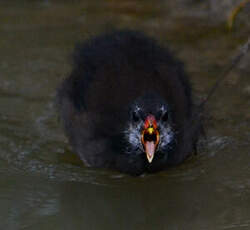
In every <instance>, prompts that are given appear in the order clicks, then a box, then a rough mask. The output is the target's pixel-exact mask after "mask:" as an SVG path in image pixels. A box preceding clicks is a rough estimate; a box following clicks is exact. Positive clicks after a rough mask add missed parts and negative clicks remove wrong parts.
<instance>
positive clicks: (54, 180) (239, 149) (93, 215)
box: [0, 0, 250, 230]
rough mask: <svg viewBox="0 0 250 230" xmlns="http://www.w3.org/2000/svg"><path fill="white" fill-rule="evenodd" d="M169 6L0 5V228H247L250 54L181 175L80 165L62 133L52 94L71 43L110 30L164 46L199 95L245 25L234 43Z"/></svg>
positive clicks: (218, 98)
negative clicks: (136, 33)
mask: <svg viewBox="0 0 250 230" xmlns="http://www.w3.org/2000/svg"><path fill="white" fill-rule="evenodd" d="M167 3H168V2H167V1H164V0H161V1H159V2H158V3H157V4H155V2H154V1H151V0H147V1H145V2H144V4H142V3H141V1H119V0H115V1H105V2H102V3H99V2H97V1H80V0H79V1H78V0H76V1H72V2H66V1H65V2H63V1H50V0H44V1H32V2H31V1H22V2H20V1H11V2H5V3H0V4H1V7H0V8H1V14H0V21H1V24H0V47H1V57H2V58H1V60H0V72H1V81H0V105H1V110H0V149H1V151H0V173H1V174H0V204H1V205H0V227H1V229H2V228H3V229H52V228H53V229H117V228H119V229H237V230H238V229H249V228H250V180H249V178H250V167H249V159H250V156H249V152H250V141H249V140H250V132H249V125H250V120H249V119H250V116H249V114H250V110H249V108H250V100H249V97H250V93H249V87H250V80H249V73H250V69H249V64H248V63H249V58H250V55H248V56H247V57H245V58H244V60H242V63H241V64H240V66H239V67H238V68H237V69H235V71H233V73H231V74H230V76H229V77H228V79H227V80H226V82H225V83H224V84H223V86H221V87H220V89H219V90H218V92H217V94H216V95H215V96H214V100H213V101H211V103H210V105H209V107H210V112H209V114H208V117H210V118H209V122H208V124H207V128H206V130H207V139H205V140H204V141H203V142H204V143H203V144H201V147H200V154H199V155H198V156H197V157H193V158H191V159H189V160H188V161H187V162H185V163H184V164H182V165H180V166H178V167H176V168H172V169H169V170H168V171H166V172H160V173H157V174H153V175H142V176H141V177H135V178H134V177H130V176H127V175H123V174H120V173H119V172H113V171H107V170H102V169H98V170H96V169H91V168H86V167H84V166H83V164H82V162H81V161H80V160H79V159H78V157H77V156H75V155H74V154H72V153H71V151H70V147H69V146H68V144H67V141H66V138H65V137H64V134H63V132H62V128H61V126H60V123H59V121H58V117H57V114H56V111H55V108H54V97H55V89H56V87H57V86H58V84H59V82H60V81H61V80H62V79H63V77H65V76H66V75H67V74H68V73H69V71H70V64H71V58H70V54H71V53H72V49H73V47H74V44H75V42H77V41H80V40H82V39H85V38H87V37H89V36H91V35H92V34H95V33H97V32H101V31H104V30H110V29H112V28H114V27H119V28H123V27H129V28H135V29H140V30H143V31H144V32H146V33H147V34H150V35H152V36H154V37H156V38H157V39H158V40H159V41H160V42H162V43H164V44H165V43H167V44H169V46H170V48H171V49H172V50H173V51H175V53H176V54H177V55H178V56H179V57H180V58H181V59H182V60H183V61H184V62H185V63H186V67H187V70H188V72H189V73H190V75H191V76H192V78H191V81H192V83H193V86H194V91H195V94H196V95H197V97H203V96H204V95H205V94H206V92H207V90H208V89H209V87H210V86H211V85H212V84H213V82H214V81H215V80H216V78H217V76H218V74H219V73H220V70H221V67H222V66H223V65H225V63H227V62H228V58H227V57H230V56H232V55H233V53H234V50H235V49H236V47H237V46H238V45H239V44H240V43H242V41H244V38H246V37H247V34H249V28H245V27H242V28H240V29H238V30H237V31H236V32H232V33H231V34H230V35H229V34H228V33H227V32H225V28H224V27H223V25H221V24H219V25H218V24H216V25H215V24H213V23H211V24H209V22H208V21H206V20H204V18H203V19H202V20H198V19H197V18H196V19H194V18H190V17H187V14H185V15H182V14H181V12H180V13H179V14H177V13H176V12H173V11H174V10H176V6H175V5H174V4H175V3H174V1H169V4H167ZM196 17H197V15H196Z"/></svg>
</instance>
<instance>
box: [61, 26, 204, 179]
mask: <svg viewBox="0 0 250 230" xmlns="http://www.w3.org/2000/svg"><path fill="white" fill-rule="evenodd" d="M58 104H59V110H60V114H61V116H62V120H63V123H64V127H65V131H66V134H67V136H68V138H69V141H70V143H71V145H72V147H73V149H74V151H75V152H77V153H78V154H79V156H80V157H81V159H82V160H83V161H84V162H85V164H86V165H88V166H94V167H111V168H115V169H118V170H120V171H122V172H126V173H130V174H136V175H138V174H141V173H143V172H145V171H148V172H153V171H158V170H160V169H163V168H165V167H167V166H168V165H173V164H178V163H180V162H182V161H183V160H184V159H185V158H186V157H187V156H188V155H189V154H190V153H191V152H192V151H193V149H194V147H195V145H196V141H197V139H198V136H199V128H197V127H198V126H199V124H198V123H197V124H196V125H195V126H194V127H193V126H191V127H190V125H189V123H190V119H191V117H192V113H193V105H192V100H191V89H190V85H189V82H188V79H187V77H186V74H185V73H184V70H183V66H182V64H181V63H180V62H179V61H178V60H176V59H175V58H174V57H173V56H171V54H170V53H169V51H168V50H167V49H166V48H163V47H160V46H159V45H158V44H157V43H156V42H155V41H154V40H153V39H151V38H148V37H146V36H145V35H143V34H142V33H140V32H134V31H115V32H113V33H110V34H104V35H101V36H97V37H95V38H93V39H91V40H88V41H87V42H85V43H83V44H81V45H78V46H77V47H76V50H75V54H74V66H73V70H72V73H71V74H70V76H69V77H68V78H66V79H65V80H64V81H63V83H62V85H61V87H60V88H59V90H58ZM162 109H165V110H166V111H167V112H168V120H167V121H166V122H165V121H163V120H160V119H162V118H160V117H161V116H163V115H159V116H158V115H157V114H158V113H159V110H162ZM137 110H140V117H138V120H136V119H135V118H133V114H134V113H135V111H137ZM150 114H151V115H153V116H154V117H156V120H157V121H156V122H157V123H158V124H159V129H161V130H160V131H159V132H160V135H162V136H161V138H160V142H159V146H158V147H157V151H156V153H155V157H154V159H153V161H152V162H151V163H149V162H148V161H147V158H146V156H145V153H144V151H143V146H142V145H141V139H140V135H141V132H142V128H143V124H144V122H145V119H146V117H147V116H148V115H150ZM157 116H158V117H157ZM170 131H171V132H170ZM133 132H134V133H135V134H134V136H133V135H132V134H133ZM168 134H169V138H170V137H171V140H170V139H169V143H167V144H166V146H165V147H164V148H163V147H162V149H161V145H163V144H162V143H163V140H164V138H163V135H168ZM129 138H130V139H131V138H135V140H132V139H131V140H130V139H129ZM138 139H140V140H138ZM165 140H167V139H166V138H165ZM133 141H134V143H133ZM137 145H138V146H137ZM158 152H159V153H158Z"/></svg>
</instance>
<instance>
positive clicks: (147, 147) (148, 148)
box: [144, 141, 156, 163]
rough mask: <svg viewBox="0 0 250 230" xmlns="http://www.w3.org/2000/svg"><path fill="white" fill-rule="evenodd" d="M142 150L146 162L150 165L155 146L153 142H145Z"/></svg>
mask: <svg viewBox="0 0 250 230" xmlns="http://www.w3.org/2000/svg"><path fill="white" fill-rule="evenodd" d="M144 148H145V152H146V155H147V159H148V162H149V163H151V162H152V160H153V158H154V155H155V149H156V145H155V143H154V142H153V141H146V142H145V144H144Z"/></svg>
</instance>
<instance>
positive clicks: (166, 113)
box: [161, 112, 168, 121]
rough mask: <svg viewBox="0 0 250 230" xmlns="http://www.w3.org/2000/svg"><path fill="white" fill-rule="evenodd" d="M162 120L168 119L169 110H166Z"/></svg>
mask: <svg viewBox="0 0 250 230" xmlns="http://www.w3.org/2000/svg"><path fill="white" fill-rule="evenodd" d="M161 120H162V121H167V120H168V112H165V113H164V114H163V115H162V117H161Z"/></svg>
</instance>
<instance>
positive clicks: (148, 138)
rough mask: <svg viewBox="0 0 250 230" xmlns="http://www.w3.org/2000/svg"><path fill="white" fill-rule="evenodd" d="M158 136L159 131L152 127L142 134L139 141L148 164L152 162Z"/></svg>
mask: <svg viewBox="0 0 250 230" xmlns="http://www.w3.org/2000/svg"><path fill="white" fill-rule="evenodd" d="M159 136H160V135H159V131H158V130H157V129H153V128H152V127H150V128H147V129H145V130H143V132H142V137H141V141H142V144H143V147H144V150H145V153H146V156H147V159H148V162H149V163H151V162H152V161H153V158H154V155H155V152H156V148H157V146H158V143H159Z"/></svg>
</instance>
